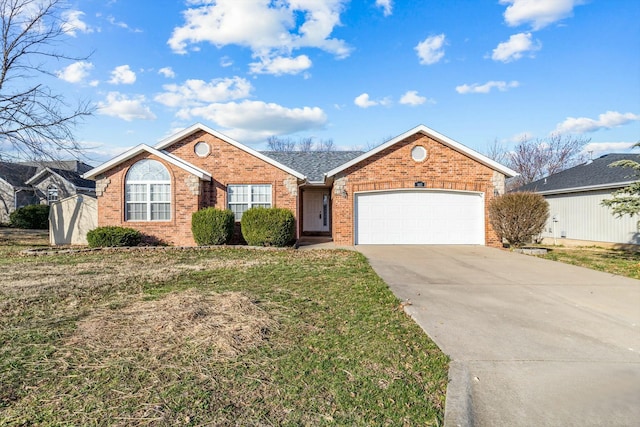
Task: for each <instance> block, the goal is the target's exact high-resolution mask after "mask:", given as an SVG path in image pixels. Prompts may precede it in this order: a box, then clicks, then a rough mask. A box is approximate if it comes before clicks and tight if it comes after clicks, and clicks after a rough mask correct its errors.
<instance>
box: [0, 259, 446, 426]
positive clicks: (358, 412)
mask: <svg viewBox="0 0 640 427" xmlns="http://www.w3.org/2000/svg"><path fill="white" fill-rule="evenodd" d="M4 262H5V264H7V265H3V268H2V270H0V282H2V283H7V285H3V286H2V287H0V345H1V347H0V425H20V424H25V425H30V424H38V425H61V424H64V425H141V424H145V425H148V424H151V425H390V426H396V425H439V424H441V422H442V418H443V413H444V398H445V391H446V385H447V363H448V360H447V358H446V356H445V355H443V354H442V352H441V351H440V350H439V349H438V348H437V347H436V345H435V344H434V343H433V342H432V341H431V340H429V338H428V337H427V336H426V335H425V334H424V333H423V332H422V330H421V329H420V328H419V327H418V326H417V325H416V324H415V323H414V322H413V321H412V320H411V319H410V318H409V317H408V316H406V315H405V314H404V312H403V311H402V310H401V309H400V308H399V301H398V300H397V299H396V298H395V297H394V296H393V295H392V294H391V292H390V291H389V289H388V287H387V286H386V285H385V284H384V282H383V281H382V280H381V279H380V278H379V277H378V276H377V275H376V274H375V273H374V272H373V270H372V269H371V268H370V266H369V265H368V263H367V261H366V259H365V258H364V257H363V256H362V255H360V254H359V253H356V252H351V251H294V250H276V251H270V250H250V249H229V248H220V249H212V250H183V251H171V250H168V251H139V252H135V251H134V252H124V251H123V252H95V253H83V254H67V255H52V256H41V257H18V256H8V257H6V258H5V261H4Z"/></svg>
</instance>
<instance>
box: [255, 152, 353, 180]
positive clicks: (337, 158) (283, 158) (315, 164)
mask: <svg viewBox="0 0 640 427" xmlns="http://www.w3.org/2000/svg"><path fill="white" fill-rule="evenodd" d="M261 153H262V154H264V155H265V156H267V157H270V158H272V159H273V160H275V161H277V162H278V163H282V164H283V165H285V166H288V167H290V168H291V169H293V170H296V171H298V172H300V173H302V174H303V175H305V176H306V177H307V179H308V180H309V181H311V182H320V181H324V174H325V173H326V172H329V171H330V170H332V169H334V168H336V167H338V166H340V165H342V164H344V163H347V162H348V161H350V160H353V159H355V158H356V157H358V156H360V155H361V154H363V152H362V151H261Z"/></svg>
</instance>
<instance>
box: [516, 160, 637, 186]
mask: <svg viewBox="0 0 640 427" xmlns="http://www.w3.org/2000/svg"><path fill="white" fill-rule="evenodd" d="M619 160H633V161H638V160H640V156H638V154H631V153H629V154H605V155H604V156H601V157H599V158H597V159H595V160H593V161H589V162H586V163H582V164H580V165H577V166H574V167H572V168H569V169H565V170H563V171H562V172H558V173H556V174H553V175H550V176H547V177H545V178H542V179H539V180H537V181H534V182H531V183H529V184H527V185H523V186H522V187H519V188H518V189H517V190H516V191H533V192H537V193H541V194H553V193H570V192H576V191H585V190H597V189H608V188H621V187H626V186H627V185H629V184H631V183H632V182H635V181H637V180H638V177H637V176H634V171H633V170H632V169H629V168H622V167H615V168H612V167H609V165H610V164H611V163H613V162H617V161H619Z"/></svg>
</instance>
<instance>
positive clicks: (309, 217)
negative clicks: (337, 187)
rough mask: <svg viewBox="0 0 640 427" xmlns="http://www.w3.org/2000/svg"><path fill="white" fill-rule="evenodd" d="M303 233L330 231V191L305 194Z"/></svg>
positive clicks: (306, 192)
mask: <svg viewBox="0 0 640 427" xmlns="http://www.w3.org/2000/svg"><path fill="white" fill-rule="evenodd" d="M303 201H304V212H303V217H304V219H303V231H308V232H316V233H318V232H328V231H329V221H330V218H329V191H328V190H322V191H305V192H304V200H303Z"/></svg>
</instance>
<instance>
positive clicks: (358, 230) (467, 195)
mask: <svg viewBox="0 0 640 427" xmlns="http://www.w3.org/2000/svg"><path fill="white" fill-rule="evenodd" d="M354 203H355V206H354V208H355V218H354V222H355V243H356V244H359V245H367V244H369V245H371V244H387V245H393V244H424V245H459V244H468V245H484V244H485V229H484V227H485V222H484V193H479V192H466V191H445V190H429V189H424V190H394V191H376V192H363V193H356V194H355V200H354Z"/></svg>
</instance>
